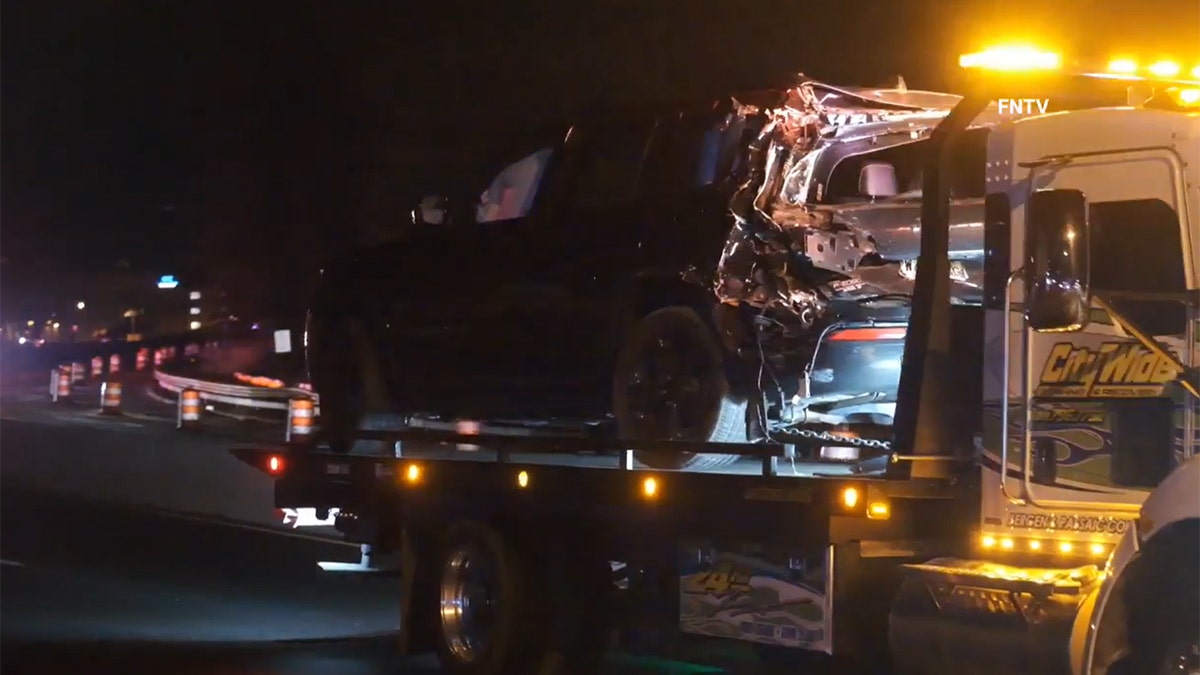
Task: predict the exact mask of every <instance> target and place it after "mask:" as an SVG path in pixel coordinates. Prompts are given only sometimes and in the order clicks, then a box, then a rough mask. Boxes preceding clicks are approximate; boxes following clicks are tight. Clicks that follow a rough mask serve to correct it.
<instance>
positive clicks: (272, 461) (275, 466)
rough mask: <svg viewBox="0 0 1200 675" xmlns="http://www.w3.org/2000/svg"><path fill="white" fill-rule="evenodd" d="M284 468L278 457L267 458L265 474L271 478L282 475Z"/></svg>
mask: <svg viewBox="0 0 1200 675" xmlns="http://www.w3.org/2000/svg"><path fill="white" fill-rule="evenodd" d="M284 466H285V464H284V461H283V457H282V456H280V455H271V456H270V457H268V458H267V473H269V474H271V475H273V476H275V475H279V474H281V473H283V469H284Z"/></svg>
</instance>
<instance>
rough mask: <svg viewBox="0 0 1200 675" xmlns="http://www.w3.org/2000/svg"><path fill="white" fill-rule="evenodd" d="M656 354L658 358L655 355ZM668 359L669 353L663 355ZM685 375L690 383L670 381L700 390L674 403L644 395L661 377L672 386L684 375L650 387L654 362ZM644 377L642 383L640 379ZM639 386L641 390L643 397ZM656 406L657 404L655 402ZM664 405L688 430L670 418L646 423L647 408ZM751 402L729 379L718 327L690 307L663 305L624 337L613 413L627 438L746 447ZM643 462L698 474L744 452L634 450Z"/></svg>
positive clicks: (623, 436) (649, 465) (647, 464)
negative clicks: (675, 363) (673, 364)
mask: <svg viewBox="0 0 1200 675" xmlns="http://www.w3.org/2000/svg"><path fill="white" fill-rule="evenodd" d="M655 352H657V353H655ZM664 355H666V356H664ZM671 355H673V356H671ZM680 357H682V361H681V363H682V364H683V365H682V366H679V370H680V371H682V372H683V373H684V374H686V375H687V376H688V377H686V378H682V379H683V380H686V382H687V383H686V384H668V385H665V386H667V387H674V389H672V391H676V390H682V389H684V388H688V389H691V388H692V387H695V390H693V391H688V392H684V393H682V394H681V396H682V398H681V400H673V401H672V400H668V399H670V398H672V396H670V395H664V396H663V397H662V398H661V399H656V398H655V396H654V394H647V393H644V390H646V389H656V388H659V387H661V386H663V385H660V384H659V382H658V381H657V380H659V379H663V380H665V381H672V382H673V381H674V378H675V377H676V375H678V373H676V374H674V375H667V376H663V377H661V378H660V376H659V375H657V374H656V375H654V376H653V377H652V379H655V380H656V382H654V383H650V382H648V381H646V380H647V377H648V376H647V375H646V374H645V372H644V371H646V370H648V369H649V368H648V366H647V364H648V363H653V362H656V359H660V358H663V359H666V360H678V359H679V358H680ZM668 369H669V368H668ZM639 380H640V381H639ZM639 388H642V389H643V391H641V392H639V391H638V390H639ZM655 401H658V403H655ZM656 405H663V406H664V407H666V408H668V409H669V410H670V412H666V413H662V414H664V415H666V416H667V417H669V418H673V419H674V420H678V419H680V418H683V417H684V416H685V415H686V418H687V420H688V422H689V423H688V424H687V426H685V427H683V428H682V429H676V428H673V427H676V426H677V425H676V424H675V423H674V422H672V421H664V420H661V419H657V418H651V419H654V421H653V422H651V421H648V416H647V414H646V413H645V411H644V409H645V408H646V407H648V406H656ZM746 409H747V400H746V399H745V398H744V397H738V396H736V395H735V392H734V391H733V390H732V387H731V386H730V382H729V378H728V377H727V375H726V363H725V355H724V353H723V352H722V350H721V345H720V343H719V342H718V341H717V337H716V335H715V334H714V332H713V330H712V329H711V328H710V327H709V325H708V324H707V323H705V322H704V320H703V319H701V318H700V316H699V315H698V314H696V312H695V310H693V309H691V308H690V307H664V308H662V309H659V310H656V311H654V312H651V313H650V314H647V315H646V316H645V317H643V318H642V319H641V320H640V321H639V322H638V323H637V324H636V325H634V327H633V329H632V330H630V332H629V334H628V335H627V336H626V339H625V342H624V345H623V346H622V348H621V351H620V353H619V354H618V356H617V366H616V374H615V375H614V377H613V413H614V415H615V416H616V418H617V429H618V433H619V434H620V437H621V438H622V439H624V440H667V439H674V440H687V441H694V442H697V443H745V442H747V439H748V434H747V428H746V422H747V418H746ZM635 457H636V458H637V460H638V461H639V462H641V463H642V464H644V465H646V466H648V467H651V468H655V469H692V470H698V471H712V470H715V469H719V468H721V467H724V466H727V465H729V464H732V463H734V462H736V461H737V460H738V458H739V457H738V455H725V454H694V453H682V454H663V453H653V452H645V451H642V452H636V453H635Z"/></svg>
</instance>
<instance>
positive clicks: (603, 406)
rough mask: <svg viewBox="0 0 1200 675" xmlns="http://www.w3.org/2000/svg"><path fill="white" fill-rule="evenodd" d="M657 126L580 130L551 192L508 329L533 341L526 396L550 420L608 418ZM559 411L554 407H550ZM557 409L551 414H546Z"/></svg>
mask: <svg viewBox="0 0 1200 675" xmlns="http://www.w3.org/2000/svg"><path fill="white" fill-rule="evenodd" d="M654 128H655V122H654V119H653V118H652V117H649V116H646V117H644V118H641V119H638V118H622V119H619V120H605V121H603V122H599V123H596V124H591V125H582V124H581V125H577V126H576V127H574V128H573V129H572V131H571V133H570V135H569V136H568V138H567V140H566V142H565V143H564V146H563V148H562V155H561V161H560V162H559V163H558V164H557V165H556V166H555V169H556V170H555V171H554V172H552V173H551V174H550V175H549V176H548V180H547V181H546V183H544V184H543V185H542V188H541V189H542V192H541V194H540V197H539V198H540V203H539V205H538V207H537V209H536V213H535V214H534V217H532V218H530V219H529V220H528V221H527V222H526V223H524V225H523V226H524V228H525V230H524V233H523V234H524V236H523V239H524V245H523V246H522V250H520V251H516V252H514V253H513V258H514V260H520V270H519V271H517V272H516V273H515V274H514V276H513V277H512V285H511V286H510V287H509V288H508V289H507V290H508V292H509V293H510V294H511V297H512V298H513V299H514V300H517V299H518V298H519V299H520V300H519V301H517V302H513V303H511V304H509V305H508V308H509V310H510V313H509V315H508V317H507V318H508V322H509V324H510V326H511V327H512V328H511V330H512V332H513V333H514V334H523V335H525V336H527V337H528V338H529V339H527V340H526V341H525V342H524V344H523V358H522V361H523V366H524V367H523V368H522V382H521V388H522V390H523V391H524V392H526V393H527V394H528V395H529V396H530V398H531V400H537V401H539V402H544V403H545V404H546V405H544V406H543V408H544V410H540V411H538V412H540V413H541V414H549V415H554V414H559V413H560V412H561V413H562V414H567V413H571V412H576V411H582V410H589V411H596V412H602V411H606V410H607V409H608V405H609V403H610V398H611V382H612V363H611V361H612V357H613V356H614V355H615V352H616V348H617V345H616V339H615V338H616V337H617V335H618V334H619V324H620V318H621V311H622V309H623V305H622V304H621V303H622V300H623V299H624V298H623V294H622V289H623V286H622V283H623V281H624V280H626V279H627V278H628V276H629V274H628V272H629V271H630V270H633V269H636V268H637V266H638V264H639V259H638V258H639V256H640V255H641V251H640V249H639V247H638V232H639V231H640V230H642V229H643V228H644V227H645V222H644V221H645V220H646V213H645V209H644V208H643V205H642V203H641V201H640V200H639V194H638V185H639V179H640V173H641V165H642V161H643V158H644V155H645V150H646V147H647V144H648V143H649V140H650V138H651V136H652V134H653V131H654ZM550 404H553V405H550ZM546 406H549V407H546Z"/></svg>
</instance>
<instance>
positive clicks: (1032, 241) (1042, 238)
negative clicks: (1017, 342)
mask: <svg viewBox="0 0 1200 675" xmlns="http://www.w3.org/2000/svg"><path fill="white" fill-rule="evenodd" d="M1087 212H1088V205H1087V198H1086V197H1084V195H1083V193H1082V192H1080V191H1079V190H1039V191H1037V192H1034V193H1033V194H1031V195H1030V197H1029V203H1028V204H1027V205H1026V207H1025V279H1024V281H1025V322H1026V323H1027V324H1028V325H1029V327H1030V328H1032V329H1033V330H1035V331H1038V332H1041V333H1062V332H1069V331H1077V330H1082V329H1083V328H1085V327H1086V326H1087V325H1088V319H1089V315H1090V302H1091V293H1090V289H1089V287H1088V286H1089V279H1090V274H1089V262H1090V261H1089V259H1088V258H1089V245H1088V220H1087Z"/></svg>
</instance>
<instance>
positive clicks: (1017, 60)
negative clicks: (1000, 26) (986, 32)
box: [958, 45, 1062, 73]
mask: <svg viewBox="0 0 1200 675" xmlns="http://www.w3.org/2000/svg"><path fill="white" fill-rule="evenodd" d="M958 65H959V67H961V68H977V69H981V70H994V71H1000V72H1009V73H1014V72H1028V71H1035V70H1058V69H1059V68H1061V67H1062V57H1061V56H1060V55H1058V54H1056V53H1054V52H1047V51H1043V50H1040V49H1037V48H1036V47H1032V46H1029V45H1009V46H1001V47H992V48H990V49H985V50H984V51H981V52H975V53H973V54H963V55H962V56H960V57H959V58H958Z"/></svg>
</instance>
